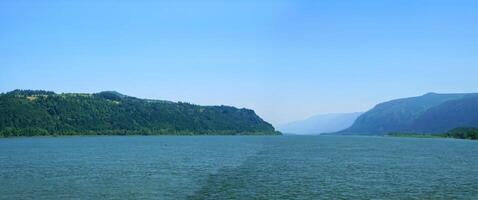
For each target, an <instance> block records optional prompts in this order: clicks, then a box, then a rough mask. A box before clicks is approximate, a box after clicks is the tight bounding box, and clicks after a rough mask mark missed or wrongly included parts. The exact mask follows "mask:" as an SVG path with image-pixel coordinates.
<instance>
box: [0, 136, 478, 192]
mask: <svg viewBox="0 0 478 200" xmlns="http://www.w3.org/2000/svg"><path fill="white" fill-rule="evenodd" d="M475 152H478V143H477V142H476V141H468V140H455V139H412V138H392V137H334V136H315V137H314V136H283V137H273V136H257V137H250V136H249V137H247V136H237V137H236V136H235V137H230V136H229V137H228V136H199V137H194V136H192V137H181V136H179V137H178V136H176V137H175V136H161V137H150V136H124V137H115V136H98V137H35V138H6V139H0V160H2V162H0V183H1V185H2V187H0V194H2V195H1V196H0V199H118V198H119V199H124V198H128V199H140V198H151V199H218V198H221V199H238V198H242V199H317V198H333V199H337V198H347V199H373V198H382V199H383V198H385V199H404V198H416V199H456V198H459V199H473V197H476V196H478V188H477V187H476V186H477V185H478V179H477V178H476V177H478V168H476V166H478V160H477V159H476V155H475V154H476V153H475Z"/></svg>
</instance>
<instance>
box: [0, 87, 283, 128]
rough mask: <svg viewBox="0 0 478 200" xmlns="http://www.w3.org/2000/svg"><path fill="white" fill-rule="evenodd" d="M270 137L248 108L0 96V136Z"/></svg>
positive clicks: (118, 98) (107, 95)
mask: <svg viewBox="0 0 478 200" xmlns="http://www.w3.org/2000/svg"><path fill="white" fill-rule="evenodd" d="M162 134H167V135H208V134H215V135H238V134H247V135H264V134H267V135H275V134H280V133H279V132H277V131H275V129H274V127H273V126H272V125H271V124H269V123H267V122H265V121H264V120H262V119H261V118H260V117H259V116H257V115H256V114H255V112H254V111H253V110H249V109H244V108H243V109H238V108H235V107H230V106H199V105H194V104H189V103H182V102H178V103H176V102H170V101H162V100H150V99H139V98H135V97H130V96H127V95H123V94H121V93H118V92H115V91H105V92H100V93H94V94H85V93H63V94H56V93H54V92H49V91H40V90H14V91H12V92H8V93H4V94H0V136H34V135H162Z"/></svg>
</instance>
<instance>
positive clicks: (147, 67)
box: [0, 0, 478, 124]
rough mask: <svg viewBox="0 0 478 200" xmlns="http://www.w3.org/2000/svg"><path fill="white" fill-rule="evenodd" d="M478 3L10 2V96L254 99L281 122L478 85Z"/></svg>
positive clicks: (0, 10)
mask: <svg viewBox="0 0 478 200" xmlns="http://www.w3.org/2000/svg"><path fill="white" fill-rule="evenodd" d="M477 64H478V1H476V0H468V1H463V0H447V1H445V0H360V1H355V0H349V1H340V0H330V1H279V0H273V1H272V0H271V1H257V0H256V1H252V0H238V1H204V0H203V1H179V0H174V1H121V0H117V1H101V3H98V2H96V1H81V2H80V1H75V3H73V1H66V0H65V1H61V0H55V1H46V0H43V1H21V0H10V1H9V0H2V1H0V92H6V91H10V90H13V89H16V88H19V89H44V90H52V91H56V92H97V91H102V90H116V91H119V92H121V93H124V94H127V95H131V96H137V97H144V98H154V99H166V100H173V101H185V102H191V103H195V104H203V105H214V104H224V105H233V106H236V107H248V108H252V109H254V110H256V112H257V113H258V114H259V115H260V116H261V117H263V118H264V119H265V120H267V121H270V122H272V123H274V124H278V123H283V122H288V121H292V120H296V119H302V118H306V117H308V116H310V115H314V114H320V113H332V112H350V111H364V110H367V109H369V108H371V107H372V106H373V105H375V104H376V103H378V102H381V101H384V100H389V99H393V98H397V97H405V96H416V95H421V94H423V93H426V92H430V91H434V92H478V79H477V77H478V65H477Z"/></svg>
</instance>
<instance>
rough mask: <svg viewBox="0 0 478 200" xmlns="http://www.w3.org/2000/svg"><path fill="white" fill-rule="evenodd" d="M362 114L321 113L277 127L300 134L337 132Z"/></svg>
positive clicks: (282, 130) (348, 125)
mask: <svg viewBox="0 0 478 200" xmlns="http://www.w3.org/2000/svg"><path fill="white" fill-rule="evenodd" d="M361 114H362V113H361V112H354V113H334V114H321V115H316V116H313V117H310V118H308V119H305V120H299V121H294V122H291V123H287V124H283V125H279V126H277V129H278V130H279V131H281V132H283V133H289V134H299V135H308V134H321V133H329V132H336V131H340V130H343V129H345V128H348V127H350V126H351V125H352V124H353V122H354V121H355V119H357V117H358V116H360V115H361Z"/></svg>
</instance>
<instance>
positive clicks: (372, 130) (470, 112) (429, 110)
mask: <svg viewBox="0 0 478 200" xmlns="http://www.w3.org/2000/svg"><path fill="white" fill-rule="evenodd" d="M463 126H466V127H478V94H476V93H469V94H466V93H460V94H437V93H428V94H425V95H422V96H418V97H410V98H403V99H396V100H392V101H388V102H384V103H380V104H378V105H376V106H375V107H374V108H372V109H371V110H369V111H367V112H365V113H364V114H362V115H361V116H360V117H358V118H357V120H356V121H355V123H354V124H353V125H352V126H351V127H350V128H347V129H345V130H343V131H340V132H338V133H339V134H362V135H370V134H373V135H383V134H387V133H390V132H418V133H445V132H447V131H449V130H450V129H453V128H456V127H463Z"/></svg>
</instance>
